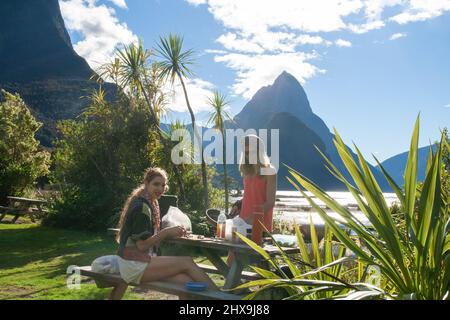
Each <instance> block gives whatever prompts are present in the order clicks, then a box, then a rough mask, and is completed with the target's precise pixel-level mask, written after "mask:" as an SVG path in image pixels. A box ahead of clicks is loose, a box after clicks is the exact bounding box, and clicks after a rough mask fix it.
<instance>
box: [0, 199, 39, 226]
mask: <svg viewBox="0 0 450 320" xmlns="http://www.w3.org/2000/svg"><path fill="white" fill-rule="evenodd" d="M8 200H9V206H8V207H1V206H0V221H2V220H3V218H4V217H5V216H6V215H8V214H9V215H13V216H14V218H13V220H12V223H16V221H17V220H18V219H19V218H20V217H21V216H27V215H28V216H29V217H30V219H31V221H32V222H36V220H37V219H42V218H43V217H45V215H46V214H47V213H48V210H47V209H46V206H47V201H45V200H40V199H27V198H20V197H12V196H9V197H8Z"/></svg>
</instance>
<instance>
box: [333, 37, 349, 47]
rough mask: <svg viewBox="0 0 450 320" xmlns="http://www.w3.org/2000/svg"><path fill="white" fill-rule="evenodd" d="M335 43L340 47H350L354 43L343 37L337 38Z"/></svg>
mask: <svg viewBox="0 0 450 320" xmlns="http://www.w3.org/2000/svg"><path fill="white" fill-rule="evenodd" d="M335 43H336V45H337V46H338V47H345V48H350V47H351V46H352V43H351V42H350V41H347V40H343V39H337V40H336V42H335Z"/></svg>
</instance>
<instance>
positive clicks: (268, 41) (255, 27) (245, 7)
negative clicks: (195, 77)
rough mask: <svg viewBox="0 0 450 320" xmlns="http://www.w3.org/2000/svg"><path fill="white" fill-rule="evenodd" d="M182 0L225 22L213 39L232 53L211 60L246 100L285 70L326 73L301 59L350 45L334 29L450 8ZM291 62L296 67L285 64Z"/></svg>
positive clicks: (375, 2)
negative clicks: (231, 76)
mask: <svg viewBox="0 0 450 320" xmlns="http://www.w3.org/2000/svg"><path fill="white" fill-rule="evenodd" d="M185 1H187V2H188V3H190V4H192V5H194V6H199V5H206V6H207V8H208V10H209V12H210V13H211V14H212V15H213V16H214V18H215V19H216V20H217V21H219V22H220V23H221V24H222V25H223V27H224V29H225V31H224V34H223V35H222V36H220V37H219V38H218V39H217V42H218V43H220V44H221V45H223V46H224V48H225V49H227V50H228V51H230V52H228V53H226V54H224V53H222V52H217V54H218V55H217V56H216V57H215V61H218V62H222V63H225V64H226V65H227V66H228V67H229V68H231V69H232V70H234V71H235V72H236V81H235V83H234V85H233V89H234V91H235V92H234V93H235V94H239V95H243V96H244V97H246V98H248V97H249V96H250V95H251V94H252V93H254V92H255V88H256V89H258V88H259V87H257V86H260V85H267V84H268V83H271V82H272V81H273V80H274V79H275V77H276V76H278V74H279V73H280V72H281V71H283V70H284V69H286V70H287V71H288V72H291V73H293V74H294V76H296V77H297V78H298V79H299V80H301V81H305V80H306V79H309V78H311V77H313V76H315V75H317V74H320V73H322V72H324V70H321V69H320V68H319V67H317V66H315V65H313V64H312V63H311V62H309V61H306V60H308V59H304V57H306V56H308V52H310V50H311V47H310V46H319V47H318V50H321V47H322V48H323V46H330V45H332V44H333V43H334V44H335V45H337V46H340V47H351V46H352V43H351V42H349V41H347V40H343V39H337V38H333V37H336V36H335V35H336V32H340V33H353V34H364V33H368V32H370V31H373V30H378V29H382V28H385V27H386V26H387V24H388V23H399V24H405V23H408V22H413V21H419V20H426V19H431V18H433V17H436V16H439V15H441V14H443V13H445V12H446V11H450V0H315V1H311V0H278V1H273V0H245V1H244V0H185ZM318 33H320V36H319V35H318ZM324 34H325V36H324ZM397 39H398V38H397ZM306 46H308V47H306ZM314 49H315V50H317V48H316V47H315V48H314ZM313 52H315V51H313ZM211 53H212V52H211ZM302 57H303V58H302ZM272 63H273V64H274V66H273V67H272V65H271V64H272ZM289 63H294V64H295V66H293V67H291V68H286V67H285V66H287V65H289ZM260 69H261V70H260ZM289 69H290V70H291V71H289Z"/></svg>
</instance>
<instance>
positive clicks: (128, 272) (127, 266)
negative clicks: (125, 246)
mask: <svg viewBox="0 0 450 320" xmlns="http://www.w3.org/2000/svg"><path fill="white" fill-rule="evenodd" d="M118 262H119V270H120V276H121V278H122V279H123V280H124V281H125V282H126V283H131V284H134V285H139V284H141V279H142V276H143V275H144V272H145V270H146V269H147V267H148V264H149V263H148V262H141V261H131V260H125V259H122V258H121V257H118Z"/></svg>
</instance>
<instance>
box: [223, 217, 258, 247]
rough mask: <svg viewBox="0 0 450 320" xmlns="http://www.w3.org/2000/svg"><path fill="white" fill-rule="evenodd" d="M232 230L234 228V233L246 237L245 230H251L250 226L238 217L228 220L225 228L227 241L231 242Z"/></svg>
mask: <svg viewBox="0 0 450 320" xmlns="http://www.w3.org/2000/svg"><path fill="white" fill-rule="evenodd" d="M233 228H235V229H236V232H238V233H240V234H241V235H243V236H247V229H251V228H252V226H251V225H249V224H247V223H246V222H245V220H244V219H242V218H240V217H235V218H233V219H228V220H227V222H226V227H225V239H226V240H227V241H233V233H232V231H233Z"/></svg>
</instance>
